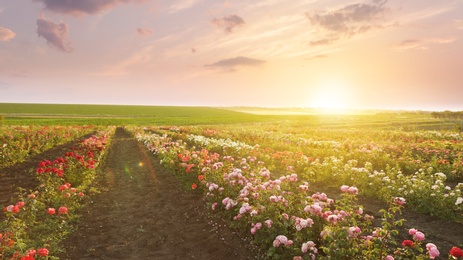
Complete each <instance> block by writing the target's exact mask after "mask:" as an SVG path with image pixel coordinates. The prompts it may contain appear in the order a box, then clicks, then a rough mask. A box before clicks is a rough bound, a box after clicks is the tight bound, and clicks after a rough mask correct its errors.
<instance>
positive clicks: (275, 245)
mask: <svg viewBox="0 0 463 260" xmlns="http://www.w3.org/2000/svg"><path fill="white" fill-rule="evenodd" d="M280 244H281V242H280V240H279V239H275V240H273V247H279V246H280Z"/></svg>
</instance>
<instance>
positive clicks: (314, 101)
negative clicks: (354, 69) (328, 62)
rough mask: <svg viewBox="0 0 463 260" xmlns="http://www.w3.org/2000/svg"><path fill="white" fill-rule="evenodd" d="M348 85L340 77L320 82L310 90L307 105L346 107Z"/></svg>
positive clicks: (321, 107)
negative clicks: (310, 93)
mask: <svg viewBox="0 0 463 260" xmlns="http://www.w3.org/2000/svg"><path fill="white" fill-rule="evenodd" d="M349 96H350V87H349V85H348V84H347V83H346V82H345V81H343V80H341V79H329V80H324V81H322V82H320V83H319V84H318V85H317V88H316V89H314V91H313V92H312V95H311V97H310V98H309V101H308V105H309V106H310V107H313V108H319V109H336V110H339V109H347V108H348V106H349Z"/></svg>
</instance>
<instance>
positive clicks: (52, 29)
mask: <svg viewBox="0 0 463 260" xmlns="http://www.w3.org/2000/svg"><path fill="white" fill-rule="evenodd" d="M68 31H69V29H68V25H67V24H65V23H63V22H61V23H55V22H53V21H51V20H49V19H47V18H46V17H45V16H43V15H42V16H41V17H40V18H39V19H37V35H38V36H39V37H43V38H45V40H47V43H48V44H49V45H51V46H53V47H55V48H57V49H58V50H61V51H64V52H71V51H72V49H73V48H72V46H71V43H70V42H69V41H67V35H68Z"/></svg>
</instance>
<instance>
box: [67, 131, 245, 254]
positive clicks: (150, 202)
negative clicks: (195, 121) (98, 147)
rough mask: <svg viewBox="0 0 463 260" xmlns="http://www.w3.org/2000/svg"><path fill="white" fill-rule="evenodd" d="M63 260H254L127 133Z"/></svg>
mask: <svg viewBox="0 0 463 260" xmlns="http://www.w3.org/2000/svg"><path fill="white" fill-rule="evenodd" d="M105 165H106V166H105V169H104V171H103V174H104V179H103V180H101V181H100V183H99V185H101V186H102V192H101V193H100V194H97V195H96V196H94V197H93V201H92V202H91V203H89V205H88V207H87V208H86V213H85V214H84V216H83V217H82V218H81V220H80V224H79V226H78V230H77V231H76V232H75V233H73V235H72V236H71V237H70V238H69V239H68V240H67V241H66V247H67V253H66V254H64V255H63V256H62V257H61V258H62V259H251V258H253V254H252V253H251V251H250V250H249V249H248V248H247V247H246V246H247V243H246V242H244V241H243V240H241V239H239V238H238V237H237V236H236V235H235V234H234V233H233V231H232V230H230V229H228V228H227V227H226V226H225V225H224V224H222V223H221V222H220V221H218V220H215V221H213V220H211V219H210V218H209V217H207V216H206V214H205V213H204V212H205V209H204V206H203V205H204V204H203V202H202V201H200V199H199V197H197V196H194V195H192V194H191V193H189V192H187V191H184V190H182V189H181V187H180V186H179V184H178V182H177V180H176V179H175V177H174V176H173V175H171V174H169V173H167V172H165V171H163V170H162V169H161V166H160V165H159V164H158V162H157V161H156V160H154V158H153V156H151V155H149V154H148V152H147V151H146V149H145V148H144V147H143V146H142V145H141V144H139V143H138V142H137V141H136V140H135V139H134V138H131V137H130V136H129V135H128V134H127V133H126V132H125V131H124V130H123V129H117V131H116V136H115V138H114V139H113V143H112V145H111V147H110V149H109V151H108V155H107V161H106V163H105Z"/></svg>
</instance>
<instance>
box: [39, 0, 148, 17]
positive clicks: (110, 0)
mask: <svg viewBox="0 0 463 260" xmlns="http://www.w3.org/2000/svg"><path fill="white" fill-rule="evenodd" d="M34 1H36V2H42V3H43V4H44V5H45V9H47V10H49V11H52V12H55V13H62V14H69V15H73V16H82V15H86V14H96V13H101V12H103V11H106V10H108V9H111V8H113V7H115V6H117V5H119V4H123V3H141V2H146V1H147V0H34Z"/></svg>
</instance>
